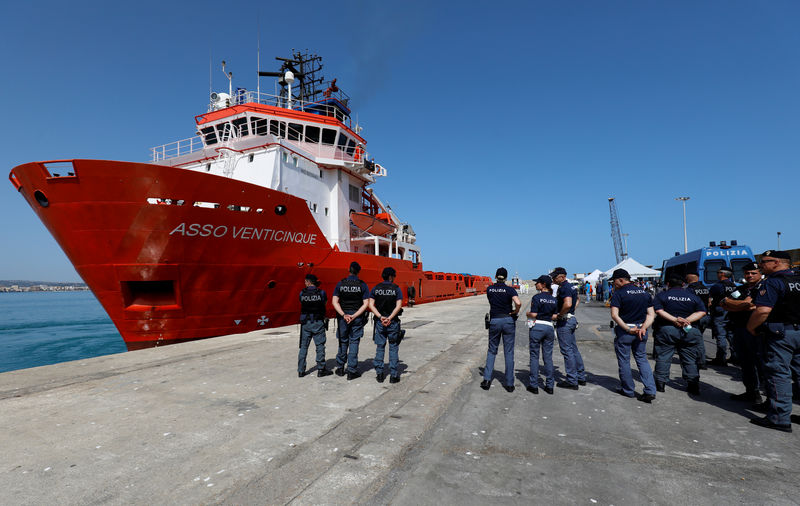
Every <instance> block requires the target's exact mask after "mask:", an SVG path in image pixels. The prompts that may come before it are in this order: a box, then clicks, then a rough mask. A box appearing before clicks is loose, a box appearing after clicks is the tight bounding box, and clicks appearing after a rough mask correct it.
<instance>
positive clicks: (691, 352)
mask: <svg viewBox="0 0 800 506" xmlns="http://www.w3.org/2000/svg"><path fill="white" fill-rule="evenodd" d="M653 309H655V310H656V311H659V310H663V311H666V312H667V313H669V314H670V315H672V316H674V317H676V318H686V317H688V316H689V315H691V314H694V313H696V312H698V311H703V312H705V310H706V309H705V306H704V305H703V301H702V300H700V297H698V296H697V295H695V294H694V293H692V292H690V291H689V290H687V289H685V288H680V287H673V288H669V289H668V290H667V291H666V292H661V293H659V294H658V295H656V298H655V301H654V302H653ZM653 329H654V331H655V336H654V339H653V350H654V352H655V356H656V371H655V377H656V381H657V382H659V383H661V384H662V385H663V384H665V383H666V382H667V381H669V369H670V366H671V365H672V357H673V355H675V350H676V349H677V350H678V357H680V361H681V373H682V376H683V379H685V380H686V381H687V383H689V385H690V388H691V392H693V393H699V391H698V388H699V383H698V382H699V381H700V373H699V371H698V370H697V359H698V355H699V353H700V350H699V348H700V346H701V345H702V344H701V341H702V339H703V336H702V335H701V334H700V331H699V330H698V329H697V327H695V326H694V325H691V326H690V328H688V329H687V328H678V327H676V326H675V325H673V324H672V322H670V321H668V320H665V319H664V318H661V317H660V316H659V317H657V318H656V321H655V324H654V325H653Z"/></svg>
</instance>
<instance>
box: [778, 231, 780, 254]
mask: <svg viewBox="0 0 800 506" xmlns="http://www.w3.org/2000/svg"><path fill="white" fill-rule="evenodd" d="M780 250H781V233H780V232H778V251H780Z"/></svg>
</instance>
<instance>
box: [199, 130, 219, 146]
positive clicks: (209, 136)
mask: <svg viewBox="0 0 800 506" xmlns="http://www.w3.org/2000/svg"><path fill="white" fill-rule="evenodd" d="M200 133H202V134H203V139H204V140H205V142H206V146H210V145H212V144H216V143H217V132H216V130H214V127H213V126H210V127H205V128H203V129H202V130H200Z"/></svg>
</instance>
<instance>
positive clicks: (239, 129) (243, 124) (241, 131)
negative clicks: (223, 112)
mask: <svg viewBox="0 0 800 506" xmlns="http://www.w3.org/2000/svg"><path fill="white" fill-rule="evenodd" d="M233 131H234V133H235V134H236V135H237V136H239V137H244V136H245V135H249V134H248V130H247V118H237V119H235V120H233Z"/></svg>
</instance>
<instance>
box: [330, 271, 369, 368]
mask: <svg viewBox="0 0 800 506" xmlns="http://www.w3.org/2000/svg"><path fill="white" fill-rule="evenodd" d="M333 295H334V297H339V305H340V306H341V307H342V311H344V313H345V314H354V313H355V312H356V311H358V309H359V308H360V307H361V305H362V304H363V303H364V300H366V299H368V298H369V287H368V286H367V284H366V283H364V282H363V281H361V280H360V279H358V276H355V275H350V276H348V277H346V278H344V279H343V280H341V281H339V283H337V284H336V288H334V290H333ZM338 318H339V319H338V322H339V326H338V327H339V328H338V329H337V331H336V333H337V335H336V337H338V338H339V352H338V353H337V354H336V364H337V365H338V366H339V367H340V368H342V367H344V365H345V363H346V364H347V372H348V373H351V374H354V373H356V372H357V371H358V346H359V344H360V342H361V338H362V337H363V335H364V323H365V322H366V319H367V317H366V315H365V314H362V315H361V316H359V317H358V318H355V319H353V320H351V321H350V323H347V322H345V321H344V318H343V317H341V316H339V317H338Z"/></svg>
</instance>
